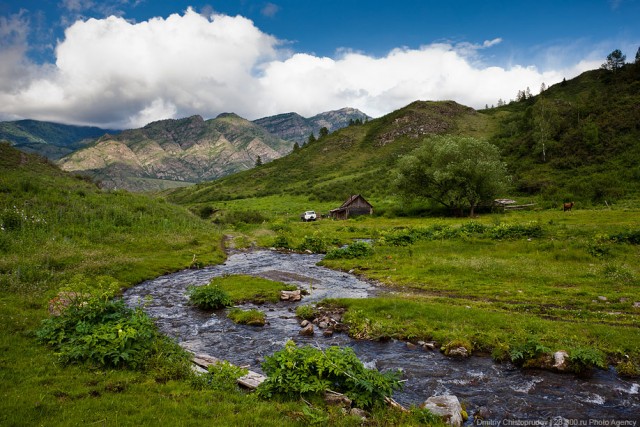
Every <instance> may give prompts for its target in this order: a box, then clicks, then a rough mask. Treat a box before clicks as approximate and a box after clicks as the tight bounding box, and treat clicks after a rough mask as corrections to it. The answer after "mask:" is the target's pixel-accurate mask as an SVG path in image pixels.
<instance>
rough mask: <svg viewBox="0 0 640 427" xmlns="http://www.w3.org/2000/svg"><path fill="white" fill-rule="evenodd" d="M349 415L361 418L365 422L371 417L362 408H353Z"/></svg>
mask: <svg viewBox="0 0 640 427" xmlns="http://www.w3.org/2000/svg"><path fill="white" fill-rule="evenodd" d="M349 415H351V416H353V417H360V418H362V420H363V421H364V420H366V419H367V418H368V417H369V413H368V412H367V411H365V410H364V409H360V408H351V410H350V411H349Z"/></svg>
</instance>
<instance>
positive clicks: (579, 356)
mask: <svg viewBox="0 0 640 427" xmlns="http://www.w3.org/2000/svg"><path fill="white" fill-rule="evenodd" d="M569 362H571V365H570V366H571V370H572V371H574V372H576V373H582V372H586V371H589V370H591V369H592V368H594V367H597V368H601V369H605V368H606V367H607V364H606V362H605V359H604V356H603V355H602V353H601V352H600V351H598V350H596V349H593V348H577V349H574V350H572V351H571V354H570V355H569Z"/></svg>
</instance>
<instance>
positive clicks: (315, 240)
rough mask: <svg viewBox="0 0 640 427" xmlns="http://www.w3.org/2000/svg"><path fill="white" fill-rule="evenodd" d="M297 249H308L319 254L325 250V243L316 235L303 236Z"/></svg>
mask: <svg viewBox="0 0 640 427" xmlns="http://www.w3.org/2000/svg"><path fill="white" fill-rule="evenodd" d="M298 249H299V250H301V251H304V250H309V251H311V252H314V253H317V254H320V253H324V252H326V250H327V244H326V243H325V242H324V240H322V239H321V238H320V237H317V236H304V240H303V241H302V243H301V244H300V246H299V247H298Z"/></svg>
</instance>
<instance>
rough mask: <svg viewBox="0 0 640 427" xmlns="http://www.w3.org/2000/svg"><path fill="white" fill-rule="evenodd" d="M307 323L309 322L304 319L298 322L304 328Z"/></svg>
mask: <svg viewBox="0 0 640 427" xmlns="http://www.w3.org/2000/svg"><path fill="white" fill-rule="evenodd" d="M308 324H309V321H308V320H306V319H305V320H303V321H302V322H300V327H302V328H306V327H307V325H308Z"/></svg>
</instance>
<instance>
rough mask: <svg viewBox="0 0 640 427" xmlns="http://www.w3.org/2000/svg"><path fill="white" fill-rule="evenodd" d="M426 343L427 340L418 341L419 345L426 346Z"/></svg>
mask: <svg viewBox="0 0 640 427" xmlns="http://www.w3.org/2000/svg"><path fill="white" fill-rule="evenodd" d="M426 344H427V343H426V342H424V341H418V345H419V346H420V347H424V346H425V345H426Z"/></svg>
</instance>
